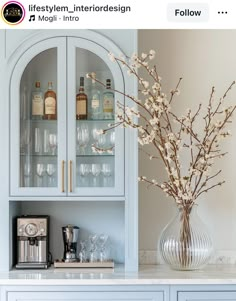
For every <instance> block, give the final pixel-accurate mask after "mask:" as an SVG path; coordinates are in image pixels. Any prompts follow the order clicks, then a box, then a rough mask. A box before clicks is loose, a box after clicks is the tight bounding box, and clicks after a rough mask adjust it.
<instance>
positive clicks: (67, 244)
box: [62, 225, 79, 262]
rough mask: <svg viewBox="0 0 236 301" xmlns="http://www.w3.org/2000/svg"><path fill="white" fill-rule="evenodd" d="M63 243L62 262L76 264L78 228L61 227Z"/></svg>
mask: <svg viewBox="0 0 236 301" xmlns="http://www.w3.org/2000/svg"><path fill="white" fill-rule="evenodd" d="M62 236H63V242H64V256H63V261H64V262H77V261H78V258H77V243H78V239H79V227H77V226H72V225H67V226H65V227H62Z"/></svg>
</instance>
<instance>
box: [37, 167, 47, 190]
mask: <svg viewBox="0 0 236 301" xmlns="http://www.w3.org/2000/svg"><path fill="white" fill-rule="evenodd" d="M45 172H46V169H45V165H44V164H42V163H38V164H37V165H36V173H37V176H38V177H37V186H38V187H42V186H43V177H44V175H45Z"/></svg>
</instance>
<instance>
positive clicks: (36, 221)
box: [16, 215, 50, 269]
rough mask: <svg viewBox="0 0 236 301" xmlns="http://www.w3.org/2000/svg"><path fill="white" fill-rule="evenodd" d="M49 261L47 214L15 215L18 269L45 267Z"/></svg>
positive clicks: (48, 264)
mask: <svg viewBox="0 0 236 301" xmlns="http://www.w3.org/2000/svg"><path fill="white" fill-rule="evenodd" d="M49 266H50V262H49V216H46V215H25V216H20V217H17V264H16V268H18V269H27V268H29V269H35V268H37V269H47V268H48V267H49Z"/></svg>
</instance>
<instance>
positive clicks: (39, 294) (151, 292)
mask: <svg viewBox="0 0 236 301" xmlns="http://www.w3.org/2000/svg"><path fill="white" fill-rule="evenodd" d="M0 301H236V285H181V286H180V285H179V286H175V285H122V286H119V285H109V286H108V285H99V286H98V285H89V286H88V285H87V286H81V285H70V286H65V285H63V286H59V285H57V286H53V285H32V286H25V285H17V286H10V285H9V286H2V287H1V297H0Z"/></svg>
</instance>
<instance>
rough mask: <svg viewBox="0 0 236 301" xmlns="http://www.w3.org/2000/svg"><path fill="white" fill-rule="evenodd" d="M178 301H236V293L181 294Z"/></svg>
mask: <svg viewBox="0 0 236 301" xmlns="http://www.w3.org/2000/svg"><path fill="white" fill-rule="evenodd" d="M177 300H178V301H211V300H212V301H215V300H217V301H226V300H227V301H229V300H234V301H236V292H217V291H216V292H179V294H178V298H177Z"/></svg>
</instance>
